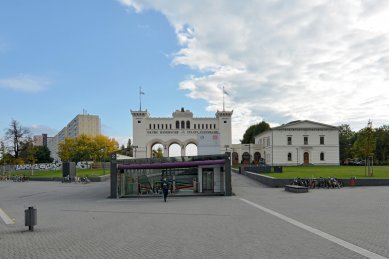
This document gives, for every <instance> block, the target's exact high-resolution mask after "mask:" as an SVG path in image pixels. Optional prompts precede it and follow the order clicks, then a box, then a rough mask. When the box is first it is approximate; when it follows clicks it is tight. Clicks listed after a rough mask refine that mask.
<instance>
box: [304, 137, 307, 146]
mask: <svg viewBox="0 0 389 259" xmlns="http://www.w3.org/2000/svg"><path fill="white" fill-rule="evenodd" d="M304 145H308V136H304Z"/></svg>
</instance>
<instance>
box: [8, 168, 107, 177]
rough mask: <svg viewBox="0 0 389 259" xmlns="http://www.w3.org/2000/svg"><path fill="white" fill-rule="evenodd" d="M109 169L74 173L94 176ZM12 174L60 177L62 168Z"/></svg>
mask: <svg viewBox="0 0 389 259" xmlns="http://www.w3.org/2000/svg"><path fill="white" fill-rule="evenodd" d="M109 173H110V171H109V169H105V173H104V171H103V169H76V175H77V176H78V177H85V176H86V177H89V178H90V177H96V176H102V175H105V174H109ZM12 175H18V176H21V175H24V176H28V177H30V178H47V177H62V170H48V171H34V175H31V171H23V172H14V173H12Z"/></svg>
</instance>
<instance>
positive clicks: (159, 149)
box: [153, 147, 163, 158]
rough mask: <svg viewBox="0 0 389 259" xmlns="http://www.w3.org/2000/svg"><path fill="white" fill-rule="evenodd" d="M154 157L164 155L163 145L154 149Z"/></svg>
mask: <svg viewBox="0 0 389 259" xmlns="http://www.w3.org/2000/svg"><path fill="white" fill-rule="evenodd" d="M153 157H157V158H161V157H163V150H162V148H161V147H158V148H157V150H155V149H153Z"/></svg>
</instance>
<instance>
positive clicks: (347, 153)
mask: <svg viewBox="0 0 389 259" xmlns="http://www.w3.org/2000/svg"><path fill="white" fill-rule="evenodd" d="M354 141H355V132H353V131H352V130H351V128H350V126H349V125H348V124H342V125H340V126H339V155H340V161H345V160H346V159H348V158H351V148H352V145H353V143H354Z"/></svg>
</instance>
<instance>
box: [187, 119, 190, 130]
mask: <svg viewBox="0 0 389 259" xmlns="http://www.w3.org/2000/svg"><path fill="white" fill-rule="evenodd" d="M186 128H187V129H190V121H186Z"/></svg>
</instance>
